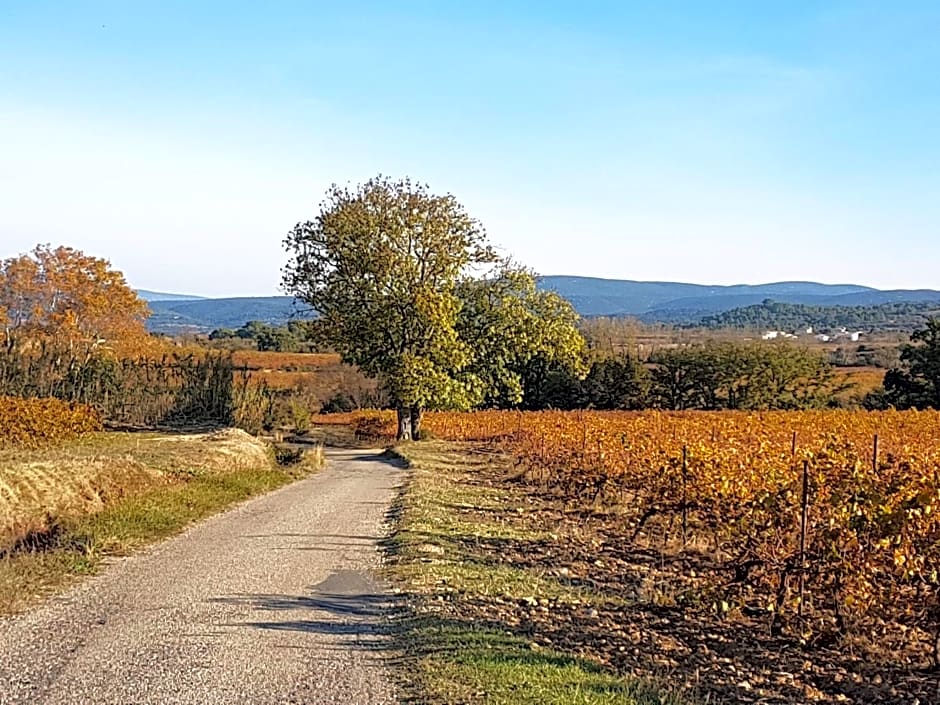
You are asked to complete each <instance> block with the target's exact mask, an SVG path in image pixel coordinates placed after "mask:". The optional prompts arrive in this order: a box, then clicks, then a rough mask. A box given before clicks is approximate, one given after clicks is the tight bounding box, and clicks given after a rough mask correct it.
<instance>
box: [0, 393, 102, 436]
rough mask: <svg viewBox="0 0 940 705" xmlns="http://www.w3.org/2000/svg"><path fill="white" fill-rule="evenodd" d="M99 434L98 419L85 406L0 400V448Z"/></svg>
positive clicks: (90, 409)
mask: <svg viewBox="0 0 940 705" xmlns="http://www.w3.org/2000/svg"><path fill="white" fill-rule="evenodd" d="M100 430H101V418H100V417H99V416H98V413H97V412H96V411H95V410H94V409H92V408H91V407H90V406H86V405H85V404H77V403H75V402H65V401H60V400H59V399H48V398H47V399H19V398H17V397H0V446H4V445H17V446H39V445H42V444H44V443H48V442H51V441H58V440H66V439H69V438H74V437H76V436H79V435H81V434H83V433H89V432H91V431H100Z"/></svg>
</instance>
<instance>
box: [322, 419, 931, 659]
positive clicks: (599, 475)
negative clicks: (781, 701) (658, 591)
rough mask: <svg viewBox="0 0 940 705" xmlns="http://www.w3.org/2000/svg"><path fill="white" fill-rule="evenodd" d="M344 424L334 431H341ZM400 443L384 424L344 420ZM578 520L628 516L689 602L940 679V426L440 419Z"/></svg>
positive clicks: (627, 525) (436, 426)
mask: <svg viewBox="0 0 940 705" xmlns="http://www.w3.org/2000/svg"><path fill="white" fill-rule="evenodd" d="M327 418H329V417H327ZM331 420H332V421H334V422H345V423H349V422H352V423H354V425H355V427H356V429H357V433H358V434H359V435H360V437H363V438H378V437H389V436H391V434H393V433H394V428H395V426H394V419H393V418H392V416H391V415H389V414H385V413H381V412H369V413H362V414H358V415H345V416H337V417H336V418H335V419H331ZM425 427H426V428H427V429H428V430H429V431H430V432H431V434H432V435H433V436H436V437H438V438H441V439H445V440H453V441H473V442H477V443H481V442H482V443H486V444H489V445H491V446H492V447H493V448H494V449H496V450H499V451H502V452H505V453H508V454H510V455H511V457H512V458H513V459H514V462H515V464H516V466H517V471H516V473H515V475H514V477H515V478H516V479H517V480H520V481H525V482H528V483H532V484H533V485H535V486H537V487H538V488H540V491H542V492H544V493H547V494H549V495H551V496H554V497H557V498H558V500H559V501H561V502H563V503H564V504H565V505H566V506H567V507H568V508H569V510H572V511H585V510H589V511H605V512H610V511H616V512H619V513H620V514H621V515H622V521H623V533H624V535H625V536H627V537H629V539H630V540H631V541H632V542H633V543H634V544H635V545H636V546H638V547H640V548H643V549H646V550H654V551H659V552H663V553H670V554H672V555H674V556H680V557H683V556H684V557H687V558H688V559H689V565H692V563H693V559H694V563H695V565H696V566H697V568H696V569H691V568H690V570H689V571H688V575H687V576H686V582H687V585H685V586H684V587H683V590H682V594H681V599H684V600H687V601H689V603H690V604H691V603H695V604H699V605H703V606H705V607H707V608H709V609H713V610H715V611H716V612H717V613H718V614H719V615H720V616H722V617H729V616H733V615H734V614H744V615H747V616H749V617H752V618H757V619H763V620H765V621H766V624H767V627H768V629H769V630H770V631H771V633H775V634H779V635H787V636H791V637H793V638H796V639H798V640H800V641H802V642H804V643H810V644H814V645H826V644H833V643H837V642H839V643H844V642H845V641H846V640H853V641H858V640H861V641H862V642H864V643H869V644H871V643H877V644H878V645H879V646H880V647H882V648H883V649H885V650H888V651H892V650H895V651H897V652H898V653H908V654H911V653H913V654H915V655H919V656H916V658H917V659H919V660H922V661H926V660H927V659H932V660H933V662H934V664H936V663H937V661H938V657H940V653H938V648H940V646H938V639H937V637H938V627H940V599H938V598H940V582H938V568H940V519H938V512H937V504H938V502H940V413H937V412H914V411H911V412H895V411H891V412H882V413H863V412H845V411H825V412H771V413H738V412H725V413H660V412H646V413H626V412H623V413H618V412H606V413H605V412H569V413H565V412H537V413H520V412H502V411H492V412H478V413H474V414H459V413H431V414H428V415H427V418H426V422H425Z"/></svg>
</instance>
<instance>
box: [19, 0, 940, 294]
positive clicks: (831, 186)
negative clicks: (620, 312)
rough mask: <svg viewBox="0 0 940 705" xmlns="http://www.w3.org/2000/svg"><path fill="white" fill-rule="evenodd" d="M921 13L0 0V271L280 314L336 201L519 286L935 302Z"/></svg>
mask: <svg viewBox="0 0 940 705" xmlns="http://www.w3.org/2000/svg"><path fill="white" fill-rule="evenodd" d="M938 36H940V3H938V2H936V1H935V0H931V1H925V2H903V1H902V2H894V3H886V2H871V3H866V2H862V1H859V2H800V1H798V0H789V1H786V2H770V1H768V2H709V3H703V2H691V1H690V2H655V3H653V2H649V3H629V2H591V1H589V0H587V1H583V2H567V3H562V2H499V3H496V2H477V3H456V2H394V3H392V2H374V3H373V2H354V3H336V2H331V3H322V4H321V3H315V2H296V3H284V2H269V3H239V2H233V1H229V2H225V3H221V2H220V3H209V2H133V3H128V2H97V3H89V2H77V1H76V2H58V3H47V2H40V1H38V0H33V1H30V2H23V1H21V0H0V67H2V70H0V244H2V247H0V256H7V255H12V254H16V253H19V252H23V251H26V250H28V249H30V248H31V247H32V246H33V245H35V244H36V243H38V242H50V243H52V244H60V243H61V244H69V245H72V246H75V247H79V248H81V249H83V250H85V251H86V252H88V253H91V254H96V255H100V256H106V257H108V258H110V259H111V261H112V262H113V264H114V265H115V266H117V267H118V268H120V269H122V270H123V271H124V272H125V273H126V274H127V276H128V278H129V280H130V281H131V282H132V283H133V284H135V285H136V286H139V287H143V288H156V289H161V290H164V291H183V292H191V293H198V294H205V295H255V294H259V295H260V294H274V293H278V285H279V281H280V275H279V270H280V267H281V266H282V265H283V264H284V261H285V257H286V255H285V253H284V252H283V250H282V248H281V241H282V239H283V236H284V235H285V233H286V232H287V231H288V230H289V229H290V227H291V226H292V225H293V224H294V223H295V222H297V221H298V220H304V219H307V218H311V217H313V216H314V215H315V214H316V212H317V204H318V203H319V201H320V199H321V197H322V195H323V193H324V191H325V190H326V188H327V187H328V186H329V185H330V184H331V183H333V182H338V183H345V182H352V183H358V182H361V181H364V180H366V179H368V178H369V177H371V176H373V175H375V174H377V173H383V174H388V175H391V176H404V175H409V176H411V177H412V178H415V179H417V180H420V181H424V182H427V183H428V184H429V185H430V186H431V187H432V189H434V190H439V191H450V192H452V193H454V194H455V195H456V196H457V197H458V198H459V199H460V200H461V201H462V202H463V203H464V204H465V205H466V206H467V208H468V209H469V211H470V212H471V213H472V214H473V215H475V216H476V217H477V218H479V219H480V220H481V221H482V222H483V223H484V225H485V226H486V228H487V230H488V232H489V234H490V238H491V239H492V240H493V241H494V242H495V243H496V244H498V245H499V246H500V247H502V248H503V249H504V250H505V251H506V252H507V253H511V254H512V255H513V256H514V257H515V258H516V259H518V260H519V261H521V262H524V263H526V264H528V265H530V266H532V267H533V268H535V269H536V270H537V271H539V272H541V273H545V274H580V275H593V276H604V277H614V278H623V279H641V280H677V281H690V282H699V283H719V284H730V283H760V282H768V281H779V280H789V279H807V280H817V281H825V282H852V283H860V284H869V285H873V286H882V287H905V288H914V287H932V288H940V274H938V266H937V265H938V263H940V227H938V226H940V42H938V41H937V37H938Z"/></svg>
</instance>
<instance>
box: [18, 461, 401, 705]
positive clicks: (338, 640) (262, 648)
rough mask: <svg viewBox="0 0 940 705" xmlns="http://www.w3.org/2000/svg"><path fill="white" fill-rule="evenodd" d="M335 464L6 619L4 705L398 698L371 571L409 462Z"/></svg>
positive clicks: (383, 596)
mask: <svg viewBox="0 0 940 705" xmlns="http://www.w3.org/2000/svg"><path fill="white" fill-rule="evenodd" d="M328 459H329V463H328V466H327V468H326V470H324V471H323V472H321V473H319V474H317V475H314V476H313V477H310V478H308V479H305V480H303V481H300V482H297V483H295V484H293V485H290V486H288V487H285V488H283V489H281V490H278V491H276V492H273V493H271V494H269V495H265V496H263V497H260V498H257V499H254V500H251V501H249V502H246V503H245V504H242V505H240V506H238V507H237V508H235V509H233V510H232V511H229V512H226V513H225V514H221V515H219V516H216V517H213V518H211V519H209V520H207V521H205V522H203V523H201V524H198V525H196V526H194V527H193V528H191V529H189V530H188V531H186V532H185V533H184V534H181V535H180V536H178V537H176V538H173V539H170V540H169V541H165V542H163V543H161V544H158V545H156V546H154V547H152V548H150V549H147V550H146V551H144V552H142V553H139V554H137V555H135V556H133V557H130V558H126V559H120V560H117V561H115V562H114V563H113V564H112V565H110V566H108V567H107V569H106V570H104V571H103V572H102V574H100V575H98V576H96V577H94V578H92V579H89V580H86V581H84V582H82V583H81V584H80V585H78V586H76V587H75V588H73V589H71V590H69V591H68V592H66V593H64V594H63V595H61V596H59V597H56V598H53V599H52V600H50V601H48V602H47V603H45V604H44V605H42V606H40V607H38V608H36V609H34V610H31V611H29V612H27V613H25V614H23V615H18V616H15V617H12V618H6V619H0V705H14V704H16V705H20V704H21V703H22V704H23V705H26V704H27V703H28V704H29V705H80V704H83V703H88V704H92V703H94V704H95V705H111V704H114V705H118V704H120V705H131V704H137V703H146V704H148V705H149V704H156V703H173V704H177V703H178V704H183V703H185V704H187V705H188V704H192V705H215V704H218V705H222V704H224V705H234V704H237V703H251V704H252V705H268V704H271V705H273V704H274V703H278V704H282V703H317V704H321V703H322V704H323V705H328V704H332V703H337V704H338V703H343V704H351V703H370V704H371V703H376V704H382V703H394V702H395V698H394V695H393V692H392V687H391V685H390V682H389V678H388V673H387V664H386V659H387V655H386V654H385V652H384V648H383V647H384V646H385V645H386V643H385V637H384V636H383V633H384V632H385V625H386V624H387V610H388V608H389V606H390V601H391V600H390V597H389V595H388V594H387V593H385V592H383V590H382V588H381V586H380V585H379V584H377V583H376V581H375V580H374V579H373V577H372V570H373V569H374V568H375V567H376V566H377V565H378V562H379V554H378V552H377V550H376V543H377V541H378V540H379V539H380V538H381V537H382V535H383V533H384V531H385V525H384V522H385V514H386V512H387V510H388V508H389V505H390V503H391V501H392V499H393V498H394V495H395V493H396V488H397V486H398V485H399V484H400V483H401V481H402V479H403V471H402V470H400V469H398V468H396V467H395V466H394V465H392V464H389V463H387V462H384V461H383V460H382V459H380V458H379V457H378V456H376V455H375V454H374V453H373V452H371V451H335V452H330V453H328Z"/></svg>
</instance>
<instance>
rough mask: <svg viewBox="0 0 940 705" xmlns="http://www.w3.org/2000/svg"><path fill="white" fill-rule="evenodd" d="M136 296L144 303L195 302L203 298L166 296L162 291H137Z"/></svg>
mask: <svg viewBox="0 0 940 705" xmlns="http://www.w3.org/2000/svg"><path fill="white" fill-rule="evenodd" d="M137 295H138V296H139V297H140V298H142V299H143V300H144V301H196V300H199V299H202V298H203V297H202V296H190V295H189V294H167V293H166V292H163V291H148V290H147V289H138V290H137Z"/></svg>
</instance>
